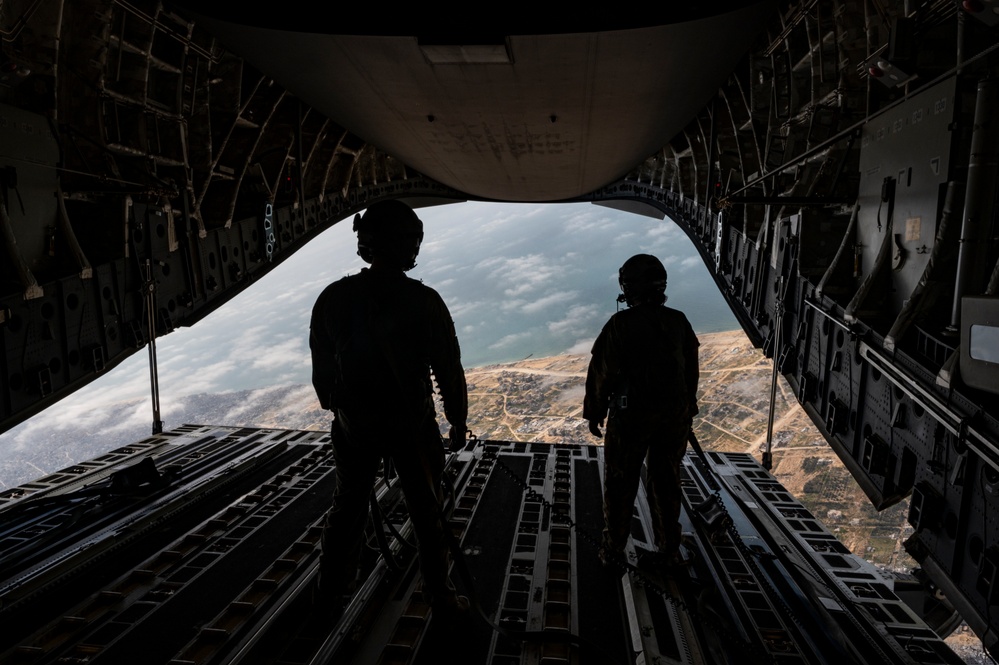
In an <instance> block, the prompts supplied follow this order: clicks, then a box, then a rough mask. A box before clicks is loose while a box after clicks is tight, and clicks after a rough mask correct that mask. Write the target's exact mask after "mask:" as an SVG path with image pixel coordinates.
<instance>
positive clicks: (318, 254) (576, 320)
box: [0, 203, 738, 455]
mask: <svg viewBox="0 0 999 665" xmlns="http://www.w3.org/2000/svg"><path fill="white" fill-rule="evenodd" d="M418 213H419V215H420V217H421V219H423V221H424V226H425V240H424V243H423V246H422V248H421V251H420V256H419V259H418V262H417V267H416V268H415V269H413V270H412V271H411V272H410V273H409V275H410V276H411V277H413V278H416V279H420V280H423V281H424V282H425V283H426V284H428V285H429V286H432V287H433V288H435V289H437V290H438V292H440V294H441V296H442V297H443V298H444V301H445V302H446V303H447V305H448V307H449V309H450V311H451V314H452V317H453V318H454V320H455V326H456V329H457V331H458V337H459V340H460V343H461V347H462V360H463V362H464V364H465V366H466V367H477V366H481V365H486V364H494V363H500V362H506V361H513V360H519V359H522V358H524V357H527V356H530V355H533V356H535V357H542V356H551V355H556V354H559V353H565V352H571V353H588V352H589V349H590V346H591V345H592V343H593V340H594V338H595V337H596V335H597V333H599V331H600V328H601V327H602V326H603V324H604V323H605V322H606V320H607V319H608V318H609V317H610V316H611V314H613V313H614V311H615V309H616V303H615V298H616V296H617V294H618V292H619V290H618V286H617V270H618V268H619V267H620V265H621V264H622V263H623V262H624V261H625V260H626V259H627V258H628V257H630V256H632V255H634V254H637V253H649V254H655V255H656V256H658V257H659V258H660V259H662V261H663V263H664V264H665V266H666V268H667V271H668V273H669V287H668V289H667V295H668V296H669V302H668V305H669V306H672V307H675V308H677V309H680V310H682V311H684V312H685V313H686V314H687V316H688V318H689V319H690V321H691V324H692V325H693V327H694V329H695V330H696V331H697V332H699V333H707V332H719V331H723V330H732V329H735V328H737V327H738V325H737V323H736V320H735V318H734V316H733V315H732V313H731V311H730V310H729V309H728V306H727V304H726V303H725V301H724V299H723V298H722V296H721V294H720V293H719V292H718V290H717V287H716V286H715V284H714V281H713V280H712V279H711V277H710V275H709V273H708V271H707V269H706V268H705V266H704V265H703V263H702V262H701V259H700V257H699V256H698V254H697V253H696V250H695V249H694V246H693V244H692V243H691V242H690V240H689V239H688V238H687V237H686V236H685V235H684V233H683V232H682V231H681V230H680V228H679V227H678V226H677V225H676V224H674V223H673V222H672V221H670V220H669V219H667V220H662V221H661V220H655V219H651V218H647V217H642V216H638V215H634V214H630V213H625V212H620V211H617V210H613V209H609V208H605V207H601V206H595V205H590V204H585V203H576V204H501V203H462V204H455V205H447V206H438V207H434V208H421V209H419V211H418ZM362 267H364V263H363V262H362V261H361V259H360V258H359V257H358V256H357V255H356V237H355V235H354V233H353V232H352V230H351V220H350V219H346V220H343V221H342V222H340V223H338V224H337V225H335V226H334V227H333V228H331V229H329V230H327V231H326V232H324V233H323V234H321V235H320V236H319V237H318V238H316V239H315V240H313V241H312V242H310V243H309V244H308V245H306V246H305V247H303V248H302V249H301V250H299V251H298V252H297V253H296V254H295V255H294V256H292V257H290V258H289V259H287V260H286V261H285V262H284V263H283V264H281V265H280V266H278V267H277V268H275V269H274V270H273V271H271V273H270V274H268V275H267V276H266V277H264V278H263V279H261V280H260V281H259V282H258V283H257V284H254V285H253V286H251V287H250V288H248V289H247V290H246V291H244V292H243V293H242V294H240V295H239V296H237V297H235V298H234V299H233V300H232V301H230V302H229V303H227V304H226V305H224V306H223V307H221V308H220V309H219V310H218V311H216V312H214V313H213V314H211V315H209V316H208V317H206V318H205V319H204V320H202V321H201V322H200V323H198V324H197V325H196V326H194V327H191V328H183V329H178V330H176V331H174V332H172V333H170V334H169V335H166V336H164V337H161V338H160V339H159V340H158V341H157V355H158V358H159V368H158V370H159V378H160V400H161V405H162V419H163V421H164V422H165V425H166V427H167V428H170V427H176V426H178V425H180V424H182V423H180V422H177V421H176V419H172V418H171V413H172V412H175V411H176V409H177V404H178V403H179V402H180V400H181V398H182V397H184V396H188V395H194V394H202V393H209V394H212V393H222V392H232V391H238V390H247V389H256V388H264V387H270V386H282V385H291V384H308V383H309V382H310V380H311V376H310V375H311V358H310V355H309V346H308V329H309V318H310V315H311V310H312V305H313V303H314V302H315V299H316V297H317V296H318V295H319V292H320V291H321V290H322V289H323V288H324V287H325V286H326V285H327V284H329V283H330V282H332V281H334V280H336V279H339V278H340V277H342V276H343V275H346V274H349V273H355V272H357V271H359V270H360V269H361V268H362ZM142 398H144V401H143V402H142V404H141V405H139V406H137V407H136V408H135V409H134V411H133V413H132V415H131V416H129V417H128V418H127V419H125V420H124V421H122V422H117V423H116V424H115V426H114V429H115V430H120V429H126V428H131V429H134V431H135V432H137V435H136V438H142V437H144V436H146V435H148V433H149V423H150V421H151V415H150V413H151V411H150V407H149V368H148V354H147V353H146V351H145V350H144V349H143V350H140V351H139V352H137V353H136V354H135V355H133V356H132V357H131V358H129V359H127V360H126V361H125V362H123V363H122V364H121V365H119V366H118V367H117V368H115V369H114V370H111V371H110V372H108V373H107V375H105V376H103V377H101V378H100V379H98V380H96V381H94V382H93V383H91V384H90V385H88V386H86V387H84V388H83V389H82V390H80V391H78V392H77V393H75V394H73V395H71V396H70V397H68V398H66V399H64V400H62V401H61V402H60V403H58V404H56V405H54V406H52V407H50V408H49V409H47V410H45V411H43V412H42V413H41V414H39V415H37V416H35V417H34V418H32V419H30V420H28V421H26V422H25V423H22V424H21V425H18V426H17V427H15V428H13V429H11V430H10V431H9V432H6V433H4V434H0V455H2V454H4V451H9V450H12V449H13V450H18V449H23V448H24V447H26V446H31V445H32V441H33V440H35V439H39V438H42V436H43V435H45V437H46V438H51V437H50V436H49V435H48V433H49V432H51V431H52V430H53V429H54V430H64V431H66V432H67V433H69V432H79V431H84V432H89V429H91V428H97V427H103V426H105V425H104V423H103V418H102V417H101V409H102V407H103V408H106V407H107V405H111V404H116V403H120V402H125V401H133V400H138V399H142ZM89 433H96V432H89Z"/></svg>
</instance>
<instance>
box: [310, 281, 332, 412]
mask: <svg viewBox="0 0 999 665" xmlns="http://www.w3.org/2000/svg"><path fill="white" fill-rule="evenodd" d="M325 303H326V292H325V291H324V292H323V293H322V294H321V295H320V296H319V299H318V300H316V305H315V307H313V308H312V322H311V324H310V325H309V348H310V349H311V350H312V386H313V387H314V388H315V389H316V396H317V397H318V398H319V405H320V406H321V407H323V408H324V409H326V410H329V411H331V410H333V405H334V403H335V400H334V398H333V391H334V384H335V374H334V372H335V371H336V350H335V348H334V346H333V340H331V339H330V338H329V332H328V330H327V327H326V311H325V310H326V307H325Z"/></svg>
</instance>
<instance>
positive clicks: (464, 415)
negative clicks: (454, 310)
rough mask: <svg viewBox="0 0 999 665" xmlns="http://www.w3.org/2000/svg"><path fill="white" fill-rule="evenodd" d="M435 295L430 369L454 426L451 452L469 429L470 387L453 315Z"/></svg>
mask: <svg viewBox="0 0 999 665" xmlns="http://www.w3.org/2000/svg"><path fill="white" fill-rule="evenodd" d="M433 295H434V297H432V298H431V299H430V301H431V311H430V312H428V315H429V317H430V320H431V324H432V326H433V330H432V342H431V346H432V351H431V357H430V366H431V368H433V372H434V378H435V379H436V380H437V387H438V388H440V391H441V401H442V402H443V403H444V417H445V418H446V419H447V421H448V422H449V423H450V424H451V433H450V438H451V449H452V450H455V449H456V448H457V447H458V446H459V444H460V443H463V442H464V440H465V432H466V431H467V429H468V425H467V421H468V388H467V386H466V384H465V369H464V367H462V365H461V347H459V345H458V335H457V333H456V332H455V330H454V322H453V321H452V320H451V313H450V312H449V311H448V309H447V305H445V304H444V301H443V300H442V299H441V297H440V296H439V295H438V294H437V292H436V291H434V292H433Z"/></svg>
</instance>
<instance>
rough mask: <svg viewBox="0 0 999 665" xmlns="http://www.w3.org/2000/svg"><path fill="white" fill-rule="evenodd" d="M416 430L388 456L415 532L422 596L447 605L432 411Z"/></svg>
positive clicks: (450, 593) (440, 463) (439, 445)
mask: <svg viewBox="0 0 999 665" xmlns="http://www.w3.org/2000/svg"><path fill="white" fill-rule="evenodd" d="M417 430H418V432H417V435H416V436H414V437H413V438H412V439H410V440H399V441H397V442H395V443H393V445H392V447H391V452H390V454H391V455H392V460H393V461H394V462H395V466H396V471H397V473H398V474H399V481H400V482H401V483H402V491H403V494H404V495H405V497H406V506H407V507H408V508H409V516H410V518H411V519H412V521H413V529H414V531H415V532H416V539H417V542H418V546H419V552H420V572H421V573H422V574H423V590H424V594H425V595H426V596H427V599H428V600H429V601H430V603H431V604H439V603H444V604H447V603H449V602H451V601H452V600H453V599H454V596H455V592H454V587H453V586H451V583H450V581H449V579H448V559H447V543H446V541H445V539H444V530H443V527H442V516H441V505H442V495H441V478H442V475H443V472H444V444H443V441H442V439H441V436H440V431H439V430H438V428H437V421H436V420H435V419H434V418H433V417H432V412H431V414H430V416H428V417H427V418H426V419H425V420H424V421H423V422H422V423H421V425H419V426H418V427H417Z"/></svg>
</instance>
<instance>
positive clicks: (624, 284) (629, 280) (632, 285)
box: [618, 254, 666, 307]
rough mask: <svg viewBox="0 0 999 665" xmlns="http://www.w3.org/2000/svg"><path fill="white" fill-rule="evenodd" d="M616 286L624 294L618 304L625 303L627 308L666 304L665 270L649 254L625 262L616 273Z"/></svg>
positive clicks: (660, 262)
mask: <svg viewBox="0 0 999 665" xmlns="http://www.w3.org/2000/svg"><path fill="white" fill-rule="evenodd" d="M618 284H620V285H621V290H622V291H623V292H624V293H623V294H622V295H620V296H618V302H621V301H627V303H628V306H629V307H632V306H634V305H641V304H645V303H649V302H651V303H654V304H657V305H661V304H663V303H664V302H666V268H664V267H663V264H662V261H660V260H659V259H657V258H656V257H654V256H652V255H651V254H636V255H634V256H633V257H631V258H630V259H628V260H627V261H625V262H624V265H623V266H621V269H620V270H619V271H618Z"/></svg>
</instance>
